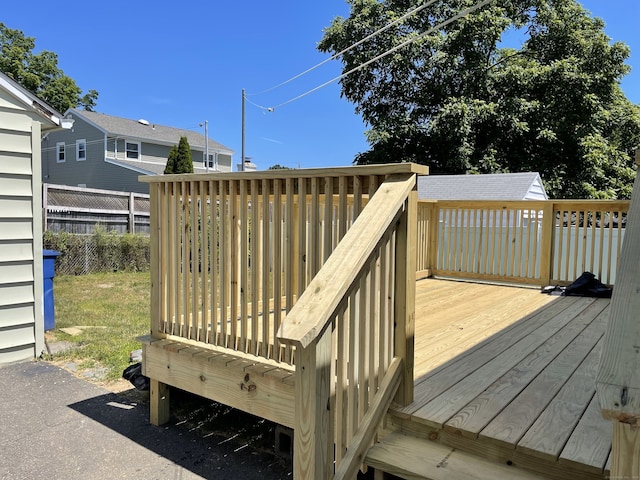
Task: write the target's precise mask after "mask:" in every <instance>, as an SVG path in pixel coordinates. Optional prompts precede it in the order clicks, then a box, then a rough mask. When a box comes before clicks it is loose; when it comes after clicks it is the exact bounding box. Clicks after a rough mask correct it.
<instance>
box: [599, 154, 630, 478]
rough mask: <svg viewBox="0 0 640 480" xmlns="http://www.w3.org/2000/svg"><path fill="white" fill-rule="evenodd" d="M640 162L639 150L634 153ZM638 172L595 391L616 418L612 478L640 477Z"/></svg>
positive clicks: (608, 415) (611, 417)
mask: <svg viewBox="0 0 640 480" xmlns="http://www.w3.org/2000/svg"><path fill="white" fill-rule="evenodd" d="M636 163H637V164H638V165H640V150H638V151H636ZM638 272H640V176H639V175H638V174H637V173H636V180H635V184H634V187H633V194H632V198H631V205H630V207H629V213H628V215H627V226H626V229H625V237H624V242H623V244H622V251H621V255H620V261H619V265H618V272H617V274H616V277H617V279H616V285H615V287H614V289H613V296H612V299H611V307H610V316H609V324H608V325H607V330H606V331H605V336H604V343H603V347H602V353H601V355H600V367H599V370H598V375H597V377H596V391H597V395H598V400H599V401H600V409H601V412H602V415H603V417H604V418H607V419H609V420H611V421H612V422H613V446H612V449H611V478H629V479H631V478H640V274H639V273H638Z"/></svg>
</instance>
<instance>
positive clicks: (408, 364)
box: [277, 173, 417, 479]
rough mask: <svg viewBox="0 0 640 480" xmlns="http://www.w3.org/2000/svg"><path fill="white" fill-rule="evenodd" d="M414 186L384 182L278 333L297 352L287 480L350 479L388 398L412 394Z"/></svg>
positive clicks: (401, 177) (398, 177)
mask: <svg viewBox="0 0 640 480" xmlns="http://www.w3.org/2000/svg"><path fill="white" fill-rule="evenodd" d="M415 187H416V176H415V174H413V173H404V174H395V175H390V176H389V177H387V178H386V180H385V181H384V183H383V184H382V185H380V187H379V188H378V190H377V191H376V193H375V194H374V195H373V197H371V198H370V199H369V202H368V203H367V205H366V207H365V208H364V209H363V210H362V212H361V213H360V215H359V216H358V219H357V220H356V221H355V222H354V223H353V225H352V226H351V229H350V230H349V231H348V232H346V234H345V236H344V237H343V238H342V240H341V241H340V243H338V245H337V246H336V248H335V249H334V251H333V252H332V254H331V256H330V257H329V258H328V259H327V261H326V262H325V264H324V265H323V266H322V267H321V269H320V271H319V272H318V273H317V274H316V276H315V277H314V278H313V279H312V280H311V282H310V283H309V285H308V287H307V289H306V290H305V291H304V292H303V293H302V295H301V296H300V298H299V299H298V302H297V303H296V304H295V305H294V306H293V308H292V309H291V311H290V312H289V314H288V315H287V317H286V318H285V320H284V322H283V323H282V325H281V326H280V328H279V330H278V334H277V338H278V340H279V341H280V342H282V343H283V344H285V345H289V346H290V347H295V356H296V361H295V366H296V368H295V425H294V431H295V436H294V442H295V443H294V451H295V455H294V471H293V473H294V478H318V479H327V478H329V477H330V476H332V475H333V472H334V469H335V472H336V473H335V475H336V476H335V478H347V477H350V476H352V475H351V474H352V473H353V472H355V471H356V470H357V468H358V466H359V465H360V464H361V462H362V458H363V454H364V452H365V451H366V449H367V448H368V447H369V446H370V445H371V444H372V443H373V441H374V439H375V434H376V432H377V428H376V426H377V425H378V424H379V422H380V420H381V418H382V415H383V413H384V412H385V411H386V409H387V408H388V406H389V404H390V402H391V400H392V399H393V398H394V395H395V400H396V401H397V402H399V403H402V404H404V403H408V402H410V401H411V399H412V398H413V328H414V325H413V323H414V317H415V306H414V300H415V274H414V272H415V236H416V235H415V232H416V225H417V220H416V216H415V213H416V202H417V194H416V191H415ZM400 385H403V388H402V389H401V390H400V391H398V388H399V386H400Z"/></svg>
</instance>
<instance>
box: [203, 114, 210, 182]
mask: <svg viewBox="0 0 640 480" xmlns="http://www.w3.org/2000/svg"><path fill="white" fill-rule="evenodd" d="M204 161H205V162H206V165H207V173H209V120H205V121H204Z"/></svg>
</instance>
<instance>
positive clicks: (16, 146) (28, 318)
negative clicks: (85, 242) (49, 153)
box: [0, 72, 72, 364]
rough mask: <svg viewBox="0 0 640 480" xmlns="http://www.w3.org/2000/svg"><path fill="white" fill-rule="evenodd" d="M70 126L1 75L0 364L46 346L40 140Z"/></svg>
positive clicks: (33, 354)
mask: <svg viewBox="0 0 640 480" xmlns="http://www.w3.org/2000/svg"><path fill="white" fill-rule="evenodd" d="M71 123H72V122H71V121H70V120H67V119H65V118H64V117H63V115H62V114H61V113H58V112H56V111H55V110H54V109H53V108H52V107H50V106H48V105H47V104H46V103H45V102H43V101H42V100H40V99H39V98H37V97H36V96H35V95H33V94H32V93H30V92H29V91H27V90H25V89H24V88H22V87H21V86H20V85H18V84H17V83H16V82H14V81H13V80H11V79H10V78H9V77H7V76H6V75H4V74H3V73H1V72H0V364H6V363H13V362H18V361H24V360H29V359H33V358H35V357H38V356H40V354H41V353H42V351H43V349H44V347H45V344H44V317H43V308H44V306H43V278H42V276H43V275H42V209H41V205H42V198H41V196H42V193H41V191H42V179H41V172H40V165H41V163H40V140H41V136H42V134H46V133H51V132H54V131H56V130H59V129H61V128H70V127H71Z"/></svg>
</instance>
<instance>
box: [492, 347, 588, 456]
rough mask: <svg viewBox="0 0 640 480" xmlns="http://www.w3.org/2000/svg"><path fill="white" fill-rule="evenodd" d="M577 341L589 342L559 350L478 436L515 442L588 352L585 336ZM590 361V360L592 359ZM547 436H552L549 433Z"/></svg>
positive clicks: (498, 440)
mask: <svg viewBox="0 0 640 480" xmlns="http://www.w3.org/2000/svg"><path fill="white" fill-rule="evenodd" d="M596 339H597V338H596ZM579 340H589V341H588V342H587V343H586V344H585V343H582V342H573V343H571V344H570V345H569V346H568V347H567V348H566V349H565V350H563V352H562V353H561V354H560V355H558V356H557V357H556V358H555V359H554V360H553V361H552V362H551V363H550V364H549V366H548V367H547V368H545V369H544V370H543V371H542V373H541V374H540V375H538V376H537V377H536V378H535V380H534V381H532V382H531V383H530V384H529V385H528V386H527V388H526V389H525V390H524V391H523V392H522V393H521V394H520V395H519V396H518V398H517V401H516V402H512V403H510V404H509V405H508V406H507V407H506V408H505V409H504V410H502V412H500V414H499V415H497V416H496V417H495V418H494V419H493V420H492V422H491V423H489V425H487V427H485V428H484V429H483V430H482V432H480V437H481V438H483V439H487V440H489V441H495V442H504V443H507V444H515V443H517V442H518V441H519V440H520V439H521V438H522V437H523V436H524V434H525V433H526V431H527V430H528V429H529V428H530V427H531V425H532V424H533V422H534V421H535V420H537V418H538V416H539V415H540V414H541V412H542V411H543V409H544V408H546V406H547V405H548V404H549V402H550V401H551V400H552V399H553V398H554V397H555V396H556V395H557V393H558V392H559V391H560V389H561V388H562V387H563V386H564V385H565V383H566V382H567V380H568V379H569V378H570V377H571V375H573V374H574V372H575V370H576V368H577V367H578V365H580V364H581V363H582V361H583V359H584V358H585V355H588V354H589V353H590V352H591V350H592V348H593V347H592V345H593V339H590V338H588V335H585V336H583V337H580V338H579ZM591 359H592V360H593V357H591ZM550 435H554V434H553V433H551V432H550Z"/></svg>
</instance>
